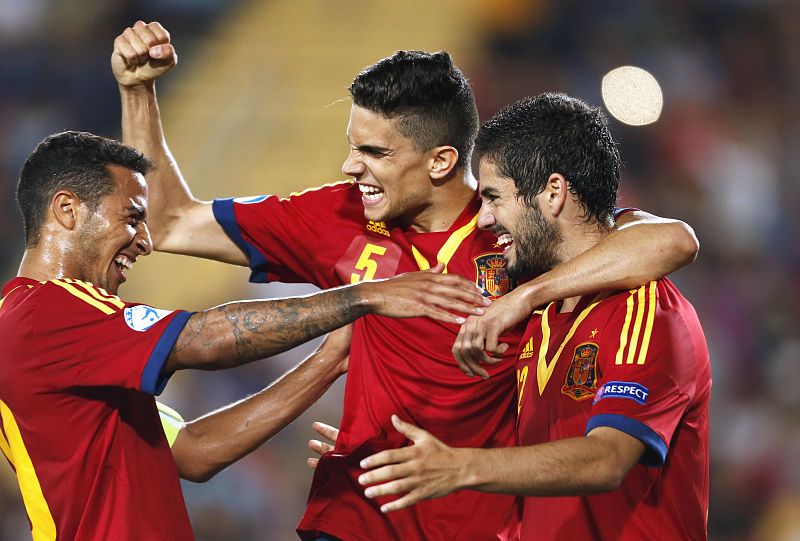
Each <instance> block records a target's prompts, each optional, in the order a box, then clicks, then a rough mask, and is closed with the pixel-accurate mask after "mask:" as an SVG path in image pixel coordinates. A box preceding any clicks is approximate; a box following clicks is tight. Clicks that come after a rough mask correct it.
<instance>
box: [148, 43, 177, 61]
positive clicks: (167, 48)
mask: <svg viewBox="0 0 800 541" xmlns="http://www.w3.org/2000/svg"><path fill="white" fill-rule="evenodd" d="M174 52H175V48H174V47H173V46H172V45H171V44H169V43H163V44H161V45H156V46H154V47H150V50H149V51H148V53H149V54H150V58H155V59H156V60H164V59H167V58H169V57H170V56H172V55H173V54H174Z"/></svg>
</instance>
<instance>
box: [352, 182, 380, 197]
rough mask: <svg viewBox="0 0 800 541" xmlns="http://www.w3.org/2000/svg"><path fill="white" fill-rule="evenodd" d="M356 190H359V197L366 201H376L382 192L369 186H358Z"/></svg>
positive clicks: (375, 187)
mask: <svg viewBox="0 0 800 541" xmlns="http://www.w3.org/2000/svg"><path fill="white" fill-rule="evenodd" d="M358 189H359V190H361V195H363V196H364V197H366V198H367V199H368V200H372V201H377V200H378V199H380V198H381V196H382V195H383V190H381V189H380V188H378V187H377V186H369V185H367V184H359V185H358Z"/></svg>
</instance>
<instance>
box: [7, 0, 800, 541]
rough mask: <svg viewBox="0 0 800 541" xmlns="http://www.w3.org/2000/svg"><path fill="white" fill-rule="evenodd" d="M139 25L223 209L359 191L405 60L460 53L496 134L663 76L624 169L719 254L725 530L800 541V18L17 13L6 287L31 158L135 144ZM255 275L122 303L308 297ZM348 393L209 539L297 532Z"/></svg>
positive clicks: (12, 524) (256, 475) (575, 9)
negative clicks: (550, 102)
mask: <svg viewBox="0 0 800 541" xmlns="http://www.w3.org/2000/svg"><path fill="white" fill-rule="evenodd" d="M137 19H143V20H145V21H150V20H159V21H161V22H162V23H163V25H164V26H165V27H166V28H167V29H168V30H169V31H170V32H171V34H172V38H173V42H174V43H175V45H176V47H177V49H178V52H179V55H180V64H179V66H178V68H177V69H176V70H175V71H174V72H173V73H171V74H170V75H169V76H168V77H167V78H166V79H165V80H164V81H163V82H161V83H159V93H160V97H161V102H162V112H163V114H164V118H165V124H166V132H167V137H168V139H169V140H170V142H171V146H172V148H173V151H174V153H175V155H176V158H177V160H178V162H179V163H181V164H182V166H183V169H184V173H185V174H186V176H187V178H188V180H189V182H190V184H191V185H192V186H193V189H194V190H195V194H196V195H198V196H199V197H201V198H212V197H215V196H238V195H257V194H260V193H278V194H281V195H288V193H290V192H291V191H295V190H298V189H302V188H305V187H311V186H315V185H319V184H321V183H323V182H329V181H333V180H338V179H340V178H342V175H341V172H340V170H339V167H340V164H341V161H342V160H343V159H344V157H345V156H346V152H347V143H346V139H345V135H344V130H345V126H346V119H347V114H348V111H349V104H348V102H347V100H346V96H347V92H346V86H347V84H348V83H349V82H350V81H351V80H352V77H353V76H354V75H355V74H356V73H357V72H358V71H359V70H360V69H361V68H362V67H364V66H366V65H368V64H371V63H373V62H374V61H376V60H378V59H379V58H381V57H384V56H387V55H389V54H391V53H392V52H393V51H394V50H396V49H402V48H415V49H427V50H439V49H444V50H448V51H450V52H451V53H452V54H453V56H454V57H455V60H456V62H457V63H458V64H459V65H460V66H461V68H462V69H463V71H464V72H465V73H466V75H467V76H468V77H469V78H470V80H471V82H472V84H473V87H474V89H475V94H476V96H477V99H478V103H479V107H480V112H481V117H482V118H484V119H485V118H488V117H489V116H491V115H492V114H494V113H495V112H496V111H497V110H498V108H500V107H501V106H503V105H504V104H506V103H509V102H511V101H513V100H515V99H517V98H519V97H522V96H525V95H532V94H537V93H539V92H543V91H564V92H567V93H569V94H571V95H575V96H578V97H581V98H583V99H585V100H587V101H589V102H591V103H594V104H598V105H600V104H601V103H602V102H601V98H600V80H601V78H602V76H603V75H604V74H605V73H606V72H608V71H609V70H610V69H613V68H614V67H617V66H620V65H626V64H633V65H637V66H641V67H643V68H645V69H647V70H649V71H650V72H651V73H652V74H653V75H654V76H655V77H656V78H657V79H658V81H659V82H660V84H661V87H662V89H663V92H664V110H663V113H662V115H661V118H660V120H659V121H658V122H656V123H655V124H652V125H649V126H646V127H639V128H634V127H629V126H625V125H622V124H620V123H618V122H616V121H613V120H612V122H611V128H612V132H613V134H614V135H615V137H616V139H617V140H618V141H619V142H620V148H621V153H622V156H623V160H624V162H625V168H624V171H623V187H622V191H621V195H620V205H623V206H636V207H640V208H643V209H645V210H648V211H651V212H653V213H656V214H660V215H663V216H670V217H676V218H680V219H682V220H684V221H686V222H688V223H689V224H691V225H692V226H693V227H694V229H695V231H696V232H697V235H698V237H699V239H700V243H701V251H700V255H699V257H698V259H697V262H696V263H694V264H693V265H691V266H690V267H688V268H686V269H684V270H682V271H680V272H678V273H676V275H675V276H674V280H675V282H677V284H678V285H679V287H680V288H681V289H682V291H683V292H684V294H685V295H686V296H687V297H688V298H689V299H690V300H691V301H692V302H693V303H694V305H695V307H696V308H697V311H698V313H699V315H700V318H701V321H702V322H703V326H704V328H705V332H706V335H707V338H708V342H709V347H710V350H711V356H712V365H713V378H714V387H713V400H712V411H711V417H712V426H711V438H712V439H711V506H710V514H709V534H710V539H712V540H714V541H790V540H797V539H800V458H798V457H800V333H798V329H800V285H799V284H800V281H798V280H797V279H796V278H795V277H796V276H798V275H800V272H799V271H800V228H798V227H797V223H798V219H797V216H798V213H797V210H796V209H797V208H798V207H800V159H798V156H800V100H799V99H798V97H799V96H800V55H798V54H797V51H798V50H800V3H798V2H796V1H789V0H786V1H780V0H673V1H671V2H656V1H652V0H649V1H643V0H594V1H592V2H582V1H578V0H561V1H558V2H556V1H545V0H461V1H458V0H442V1H436V0H434V1H430V0H428V1H418V0H407V1H405V2H402V3H389V2H384V1H377V2H376V1H372V2H370V1H369V0H339V1H336V2H331V1H330V0H295V1H288V0H239V1H230V0H157V1H152V0H151V1H144V0H138V1H137V0H125V1H121V0H120V1H116V2H105V1H103V0H82V1H79V0H0V51H2V54H1V55H0V232H2V243H0V278H2V282H5V281H6V280H8V279H10V278H11V277H12V276H14V274H15V273H16V269H17V264H18V260H19V257H20V255H21V253H22V249H23V243H22V230H21V222H20V218H19V215H18V211H17V209H16V205H15V202H14V188H15V184H16V179H17V175H18V172H19V169H20V167H21V165H22V163H23V161H24V159H25V158H26V156H27V155H28V153H29V152H30V151H31V150H32V148H33V147H34V146H35V145H36V143H37V142H38V141H39V140H41V139H42V138H43V137H44V136H46V135H48V134H50V133H54V132H57V131H62V130H65V129H80V130H87V131H93V132H96V133H100V134H104V135H109V136H115V137H116V136H118V134H119V105H118V101H119V99H118V94H117V90H116V84H115V82H114V80H113V76H112V75H111V71H110V68H109V61H108V57H109V54H110V52H111V48H112V42H113V39H114V37H115V36H116V35H117V34H119V33H120V32H121V31H122V29H123V28H124V27H125V26H128V25H130V24H132V23H133V22H135V21H136V20H137ZM792 51H794V52H792ZM793 209H795V210H793ZM247 276H248V271H247V270H246V269H230V268H227V267H226V266H224V265H219V264H214V263H203V262H199V261H192V260H188V259H187V258H179V257H175V256H167V255H163V254H154V255H153V256H152V257H150V258H148V260H145V261H142V262H141V263H137V266H136V268H135V269H134V271H133V272H132V277H131V279H130V283H129V284H126V285H125V286H123V289H122V291H121V293H122V296H123V297H126V298H129V299H131V300H137V301H142V302H148V303H150V304H153V305H154V306H158V307H162V308H178V307H182V308H188V309H201V308H204V307H208V306H211V305H213V304H216V303H220V302H224V301H226V300H231V299H235V298H244V297H267V296H280V295H287V294H300V293H305V292H307V291H309V289H308V288H307V287H301V286H282V285H269V286H263V285H260V286H255V285H249V284H247V281H246V279H247ZM313 347H314V344H310V345H307V346H305V347H301V348H298V349H297V350H295V351H293V352H290V353H287V354H284V355H281V356H279V357H278V358H276V359H271V360H267V361H262V362H260V363H256V364H254V365H251V366H248V367H243V368H240V369H237V370H232V371H228V372H225V373H213V374H185V373H180V374H177V375H176V376H175V377H174V378H173V380H172V382H171V384H170V386H169V388H168V389H167V391H166V392H165V393H164V395H163V396H162V397H161V399H162V400H163V401H164V402H166V403H168V404H169V405H171V406H173V407H176V408H177V409H178V410H179V411H181V412H182V413H183V414H184V417H186V418H192V417H195V416H198V415H200V414H203V413H205V412H207V411H209V410H211V409H213V408H216V407H219V406H222V405H224V404H226V403H228V402H230V401H232V400H235V399H238V398H241V397H243V396H245V395H247V394H248V393H252V392H255V391H257V390H259V389H260V388H262V387H264V386H265V385H267V384H268V383H269V382H270V381H272V380H273V379H274V378H275V377H277V376H278V375H279V374H280V373H282V372H283V371H284V370H286V369H287V368H288V367H290V366H292V365H293V364H295V363H296V362H297V361H298V360H299V359H300V358H302V356H304V355H306V354H308V353H309V352H310V351H311V350H313ZM342 388H343V381H340V382H338V383H337V384H336V386H334V388H332V389H331V391H329V392H328V394H326V396H325V397H323V399H322V400H321V401H320V402H319V403H318V404H317V405H315V406H314V407H313V408H312V410H311V411H310V412H309V413H307V414H306V415H304V416H303V417H301V418H300V419H299V420H298V421H296V422H295V423H293V424H292V425H291V426H290V427H289V428H287V429H286V430H285V431H284V432H283V433H281V434H280V435H278V436H276V437H275V438H274V439H273V440H272V441H271V442H269V443H268V444H266V445H265V446H264V447H262V448H261V449H259V450H258V451H257V452H255V453H254V454H253V455H251V456H250V457H248V458H246V459H245V460H243V461H242V462H240V463H238V464H236V465H234V466H232V467H231V468H229V469H228V470H227V471H225V472H223V473H221V474H220V475H219V476H217V477H216V478H215V479H213V480H212V481H211V482H209V483H207V484H205V485H192V484H184V490H185V496H186V499H187V504H188V507H189V513H190V516H191V518H192V522H193V525H194V528H195V530H196V533H197V538H198V539H199V540H201V541H217V540H233V539H237V540H239V539H247V540H289V539H293V538H294V536H293V533H292V532H293V528H294V526H295V524H296V523H297V521H298V519H299V517H300V515H301V514H302V512H303V509H304V505H305V498H306V495H307V490H308V486H309V483H310V480H311V473H310V471H308V470H307V468H306V466H305V457H306V456H308V454H309V451H308V450H307V449H306V447H305V442H306V440H307V439H308V438H309V437H312V436H313V434H312V431H311V428H310V425H311V422H312V421H313V420H323V421H327V422H329V423H332V424H336V423H337V422H338V419H339V417H340V414H341V399H342ZM22 539H30V533H29V529H28V522H27V520H26V518H25V514H24V510H23V509H22V507H21V505H20V497H19V492H18V489H17V487H16V482H15V480H14V478H13V477H12V475H11V470H10V468H7V467H5V466H3V467H0V540H2V541H16V540H22Z"/></svg>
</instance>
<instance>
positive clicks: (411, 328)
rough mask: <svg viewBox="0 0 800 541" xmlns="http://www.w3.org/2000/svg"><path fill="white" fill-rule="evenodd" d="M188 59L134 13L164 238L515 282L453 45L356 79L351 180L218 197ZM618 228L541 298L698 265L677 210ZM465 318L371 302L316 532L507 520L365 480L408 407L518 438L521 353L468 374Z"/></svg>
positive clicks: (301, 270)
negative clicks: (386, 504)
mask: <svg viewBox="0 0 800 541" xmlns="http://www.w3.org/2000/svg"><path fill="white" fill-rule="evenodd" d="M174 64H175V55H174V48H173V47H172V45H171V44H170V43H169V35H168V34H167V33H166V31H165V30H164V29H163V28H162V27H161V25H159V24H158V23H150V24H145V23H143V22H141V21H140V22H137V23H136V24H135V25H134V26H133V27H131V28H128V29H126V30H125V31H124V32H123V33H122V34H121V35H120V36H119V37H118V38H117V39H116V40H115V43H114V53H113V55H112V67H113V71H114V74H115V76H116V78H117V81H118V83H119V87H120V92H121V95H122V106H123V119H122V123H123V130H122V131H123V139H124V140H125V141H126V142H127V143H128V144H131V145H132V146H135V147H136V148H138V149H139V150H141V151H142V152H144V153H145V154H147V155H148V156H150V157H151V158H153V159H154V160H155V162H156V168H155V170H154V172H153V173H152V174H151V175H150V177H149V178H150V179H151V181H152V184H151V189H152V226H153V235H154V242H155V248H156V249H158V250H163V251H166V252H174V253H181V254H188V255H195V256H200V257H207V258H212V259H217V260H220V261H225V262H229V263H233V264H237V265H248V266H250V268H251V269H252V275H251V280H252V281H256V282H265V281H272V280H279V281H285V282H308V283H313V284H315V285H317V286H319V287H322V288H327V287H333V286H339V285H342V284H350V283H359V282H361V281H364V280H371V279H374V278H385V277H389V276H393V275H395V274H397V273H399V272H406V271H410V270H419V269H426V268H429V267H432V266H434V265H436V264H437V262H438V263H440V264H443V265H445V267H446V270H447V272H448V273H450V274H459V275H461V276H465V277H468V278H469V279H470V280H471V281H474V283H476V284H478V285H479V286H480V288H481V289H482V290H483V294H484V295H485V296H486V297H487V298H489V299H498V298H500V297H502V296H503V295H504V294H506V293H508V292H509V291H510V290H511V287H512V285H513V284H512V280H511V279H510V277H509V275H508V273H507V269H506V263H505V261H504V259H503V258H502V248H500V246H499V245H497V239H496V238H495V237H494V235H492V234H491V233H489V232H486V231H480V230H479V229H478V228H477V218H478V210H479V206H480V199H479V197H478V196H477V193H476V183H475V179H474V177H473V176H472V173H471V168H470V159H471V154H472V148H473V139H474V137H475V134H476V133H477V130H478V116H477V110H476V107H475V101H474V98H473V95H472V90H471V89H470V87H469V85H468V84H467V81H466V79H465V78H464V76H463V74H462V73H461V72H460V71H459V70H458V68H457V67H456V66H454V65H453V63H452V60H451V59H450V57H449V55H448V54H446V53H435V54H429V53H423V52H404V51H401V52H398V53H396V54H395V55H393V56H391V57H390V58H386V59H384V60H381V61H380V62H378V63H376V64H375V65H373V66H370V67H368V68H367V69H365V70H364V71H363V72H362V73H361V74H359V75H358V76H357V77H356V79H355V80H354V81H353V84H352V85H351V87H350V93H351V95H352V97H353V106H352V108H351V113H350V122H349V124H348V127H347V138H348V140H349V143H350V155H349V156H348V158H347V160H346V161H345V162H344V165H343V167H342V170H343V172H344V174H345V175H347V176H348V177H352V179H353V180H351V181H347V182H340V183H338V184H333V185H328V186H324V187H322V188H319V189H312V190H307V191H305V192H303V193H302V194H299V195H293V196H291V197H289V198H286V199H282V198H279V197H275V196H264V197H260V198H254V199H248V200H217V201H214V202H213V203H212V202H203V201H198V200H196V199H195V198H194V197H193V196H192V194H191V191H190V190H189V187H188V186H187V184H186V183H185V182H184V181H183V179H182V177H181V175H180V171H179V170H178V168H177V166H176V163H175V161H174V159H173V158H172V156H171V155H170V153H169V149H168V147H167V144H166V142H165V139H164V135H163V132H162V128H161V121H160V117H159V111H158V106H157V103H156V95H155V84H154V82H155V80H156V79H157V78H158V77H160V76H161V75H163V74H164V73H165V72H167V71H168V70H169V69H171V67H172V66H173V65H174ZM637 222H638V223H637ZM634 223H636V225H633V224H634ZM624 224H630V225H629V226H628V227H625V228H623V227H622V225H624ZM618 226H619V227H620V228H619V230H618V231H615V233H614V234H612V235H609V237H608V239H607V240H606V241H604V242H603V243H601V244H598V246H597V247H596V248H595V249H594V250H593V252H592V254H590V255H589V256H587V259H586V261H588V262H589V264H587V265H585V266H583V267H581V268H569V269H566V272H564V271H563V270H554V271H553V273H552V274H551V278H552V279H551V281H550V282H549V284H550V285H551V286H553V287H552V288H544V289H542V290H541V292H540V294H541V295H542V297H541V298H540V299H539V300H538V302H537V304H539V303H541V302H544V301H547V300H550V299H551V298H555V297H557V296H559V295H560V294H561V292H562V291H563V290H564V288H573V287H577V288H579V289H580V290H584V289H585V290H586V291H592V290H599V289H604V288H605V287H618V286H619V285H620V284H624V286H625V287H633V286H638V285H640V284H641V283H644V281H646V280H648V279H652V278H657V277H659V276H662V275H663V274H665V273H667V272H671V271H672V270H675V269H676V268H678V267H680V266H682V265H684V264H686V263H688V262H689V261H691V259H692V258H693V257H694V254H695V252H696V250H697V248H696V242H695V240H694V237H693V235H692V234H691V232H690V231H689V230H687V228H686V226H685V224H682V223H679V222H674V221H665V222H663V223H654V220H652V219H650V218H648V217H647V216H643V215H641V214H638V213H630V214H628V215H626V216H624V217H623V218H622V219H621V222H620V223H619V224H618ZM623 260H624V261H623ZM597 269H602V272H600V273H597V274H596V275H595V274H594V271H596V270H597ZM609 277H612V279H609ZM573 283H574V284H576V285H574V286H573ZM524 300H525V301H526V302H528V301H529V300H530V299H527V298H526V299H524ZM458 331H459V327H458V326H457V325H452V324H447V323H445V324H438V323H433V324H432V323H431V322H429V321H425V320H423V319H413V320H405V321H404V322H403V324H402V325H398V324H396V323H394V322H392V321H391V320H389V319H387V318H381V317H368V318H365V319H363V320H360V321H359V322H358V323H357V324H356V325H355V326H354V329H353V341H352V344H351V349H350V367H349V372H348V378H347V384H346V388H345V404H344V415H343V418H342V423H341V431H340V432H339V434H338V438H337V441H336V447H335V449H334V451H333V452H331V453H327V454H325V456H323V457H322V458H321V459H320V461H319V463H318V465H317V468H316V471H315V474H314V480H313V483H312V487H311V494H310V497H309V503H308V508H307V511H306V513H305V516H304V517H303V518H302V520H301V522H300V526H299V531H300V534H301V537H302V538H304V539H317V538H320V537H322V538H327V539H335V538H340V539H345V540H348V541H349V540H356V539H387V540H389V539H404V540H407V539H424V540H450V539H453V537H454V536H459V535H460V536H463V537H465V538H469V539H475V540H483V539H494V538H495V537H496V535H497V532H498V531H500V530H501V529H502V528H503V527H504V525H505V524H506V522H507V520H508V517H509V515H510V513H511V509H512V505H513V498H511V497H509V496H503V495H496V494H483V493H478V492H470V491H464V492H460V493H457V494H452V495H450V496H448V497H447V498H444V499H442V500H434V501H428V502H424V503H422V504H421V505H419V506H417V507H415V508H414V509H411V510H408V511H403V512H402V513H395V514H392V515H383V514H381V513H380V512H379V510H378V508H377V507H376V506H375V504H374V503H373V502H372V501H370V500H369V499H367V498H365V497H364V495H363V491H362V489H361V487H360V485H359V484H358V476H359V475H360V474H361V473H362V470H361V468H360V467H359V461H360V460H361V459H362V458H364V457H366V456H367V455H370V454H372V453H374V452H376V451H379V450H382V449H388V448H393V447H397V446H399V445H401V444H403V443H404V441H405V440H404V438H403V436H402V435H400V434H398V433H397V432H396V431H394V430H393V428H392V425H391V422H390V415H391V414H392V413H393V412H401V414H402V415H403V416H404V417H405V418H407V419H412V420H413V421H414V422H416V423H418V424H420V425H421V426H424V427H425V428H428V429H430V430H432V431H434V432H435V433H437V434H441V435H442V437H443V438H445V441H447V442H448V443H449V444H451V445H456V446H473V447H498V446H510V445H513V443H514V422H515V413H516V411H515V408H516V406H515V404H514V392H513V389H514V385H515V381H516V378H515V373H514V367H513V363H510V362H506V363H501V364H494V365H487V366H486V367H485V368H484V367H483V366H475V367H474V372H473V373H475V374H479V375H481V376H483V378H480V379H474V378H473V379H469V378H465V377H464V376H463V374H461V373H460V372H459V371H458V367H457V364H456V362H455V360H454V359H453V356H452V353H451V351H450V349H451V346H452V345H453V342H454V339H455V337H456V335H457V333H458ZM511 341H512V342H513V341H514V339H513V337H512V338H511ZM507 347H508V345H507V344H505V345H502V346H496V345H492V349H494V350H499V351H500V352H502V351H503V350H505V349H506V348H507ZM507 358H508V359H511V358H512V352H509V353H508V354H507ZM490 375H491V376H492V377H488V376H490Z"/></svg>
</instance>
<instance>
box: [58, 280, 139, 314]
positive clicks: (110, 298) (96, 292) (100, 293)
mask: <svg viewBox="0 0 800 541" xmlns="http://www.w3.org/2000/svg"><path fill="white" fill-rule="evenodd" d="M64 281H65V282H67V283H69V284H78V285H80V286H82V287H83V289H85V290H86V291H88V292H89V294H90V295H91V296H92V297H94V298H95V299H97V300H99V301H104V302H107V303H109V304H112V305H114V306H116V307H117V308H119V309H122V308H125V303H124V302H122V299H120V298H119V297H117V296H116V295H111V294H110V293H108V292H107V291H106V290H105V289H103V288H102V287H97V288H96V287H94V286H93V285H92V284H90V283H88V282H84V281H82V280H70V279H67V280H64Z"/></svg>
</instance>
